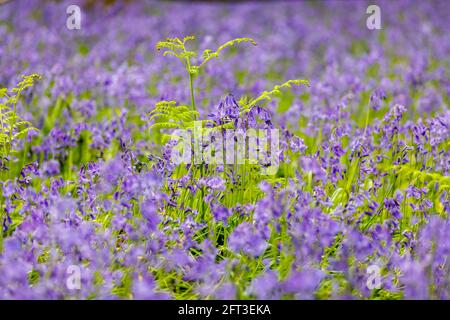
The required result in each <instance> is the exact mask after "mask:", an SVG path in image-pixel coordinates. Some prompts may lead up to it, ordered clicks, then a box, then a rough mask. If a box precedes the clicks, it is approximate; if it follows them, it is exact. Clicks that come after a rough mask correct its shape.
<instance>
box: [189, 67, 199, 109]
mask: <svg viewBox="0 0 450 320" xmlns="http://www.w3.org/2000/svg"><path fill="white" fill-rule="evenodd" d="M189 89H190V91H191V104H192V110H194V111H197V107H196V106H195V97H194V77H193V75H192V74H191V73H190V72H189ZM195 118H197V117H195Z"/></svg>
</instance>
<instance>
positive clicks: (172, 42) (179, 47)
mask: <svg viewBox="0 0 450 320" xmlns="http://www.w3.org/2000/svg"><path fill="white" fill-rule="evenodd" d="M190 40H195V37H194V36H188V37H184V38H183V40H181V39H179V38H167V39H166V40H165V41H160V42H158V43H157V44H156V49H158V50H161V49H163V50H165V51H164V55H165V56H167V55H171V56H175V57H177V58H178V59H179V60H180V61H181V63H182V64H183V66H184V67H185V68H186V70H187V72H188V75H189V89H190V93H191V105H192V109H193V110H197V108H196V106H195V96H194V78H195V77H196V76H197V75H198V73H199V70H200V69H201V68H202V67H203V66H204V65H205V64H206V63H207V62H208V61H210V60H211V59H213V58H218V57H219V55H220V53H221V52H222V51H223V50H224V49H226V48H228V47H231V46H234V45H236V44H239V43H241V42H248V43H251V44H252V45H254V46H256V42H255V41H254V40H253V39H251V38H236V39H233V40H231V41H228V42H226V43H224V44H223V45H221V46H220V47H219V48H217V50H216V51H212V50H210V49H206V50H205V51H203V53H202V58H203V61H202V62H201V63H200V64H198V65H195V64H193V62H192V59H193V58H196V57H197V53H196V52H194V51H189V50H187V48H186V42H187V41H190Z"/></svg>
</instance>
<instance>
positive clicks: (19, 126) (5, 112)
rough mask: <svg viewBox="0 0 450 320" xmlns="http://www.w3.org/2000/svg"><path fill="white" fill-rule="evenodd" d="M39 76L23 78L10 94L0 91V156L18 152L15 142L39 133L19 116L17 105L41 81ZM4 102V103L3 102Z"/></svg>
mask: <svg viewBox="0 0 450 320" xmlns="http://www.w3.org/2000/svg"><path fill="white" fill-rule="evenodd" d="M40 79H41V76H40V75H38V74H31V75H28V76H23V80H22V81H21V82H19V83H18V84H17V86H16V87H14V88H13V89H11V90H10V93H8V92H9V91H8V89H7V88H2V89H0V99H1V100H0V101H1V102H0V125H1V127H0V130H1V131H0V155H1V156H8V155H10V154H11V153H12V152H14V151H16V150H13V149H12V146H13V142H14V141H15V140H18V139H22V138H24V137H25V136H26V135H27V134H28V133H29V132H30V131H38V129H36V128H35V127H33V125H32V124H31V123H30V122H29V121H26V120H24V119H22V118H21V117H20V116H18V115H17V103H18V102H19V101H20V98H21V96H22V93H23V91H24V90H25V89H27V88H29V87H32V86H33V85H34V84H35V82H36V81H38V80H40ZM2 100H3V101H2Z"/></svg>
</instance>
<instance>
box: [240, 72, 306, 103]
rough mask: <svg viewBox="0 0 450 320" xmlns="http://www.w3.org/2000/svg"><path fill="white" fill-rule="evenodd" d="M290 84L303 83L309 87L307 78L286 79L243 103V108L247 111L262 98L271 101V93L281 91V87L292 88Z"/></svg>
mask: <svg viewBox="0 0 450 320" xmlns="http://www.w3.org/2000/svg"><path fill="white" fill-rule="evenodd" d="M292 85H297V86H300V85H305V86H307V87H309V82H308V80H299V79H297V80H288V81H286V82H285V83H283V84H281V85H276V86H275V87H273V89H272V90H270V91H264V92H263V93H262V94H260V95H259V96H258V97H257V98H255V99H252V100H250V101H249V102H248V103H247V104H246V105H244V107H243V110H244V111H249V110H250V109H251V107H253V106H255V105H256V104H257V103H258V102H261V101H263V100H268V101H271V100H272V96H273V95H275V94H279V93H281V91H280V90H281V89H284V88H292Z"/></svg>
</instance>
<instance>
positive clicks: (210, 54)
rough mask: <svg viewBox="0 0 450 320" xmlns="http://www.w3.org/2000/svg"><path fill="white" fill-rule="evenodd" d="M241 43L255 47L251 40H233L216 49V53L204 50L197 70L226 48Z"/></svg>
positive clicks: (253, 41)
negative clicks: (247, 43)
mask: <svg viewBox="0 0 450 320" xmlns="http://www.w3.org/2000/svg"><path fill="white" fill-rule="evenodd" d="M241 42H249V43H251V44H252V45H254V46H256V42H255V40H253V39H252V38H236V39H233V40H230V41H228V42H226V43H224V44H223V45H221V46H220V47H219V48H217V50H216V51H212V50H210V49H206V50H205V51H203V53H202V58H203V61H202V63H201V64H200V65H199V66H198V67H199V68H200V67H202V66H203V65H205V64H206V63H207V62H208V61H209V60H211V59H213V58H218V57H219V56H220V53H221V52H222V51H223V50H224V49H226V48H228V47H232V46H235V45H237V44H240V43H241Z"/></svg>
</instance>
